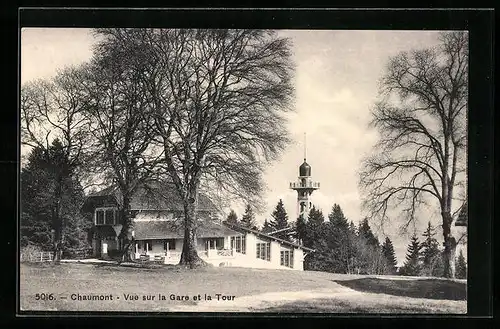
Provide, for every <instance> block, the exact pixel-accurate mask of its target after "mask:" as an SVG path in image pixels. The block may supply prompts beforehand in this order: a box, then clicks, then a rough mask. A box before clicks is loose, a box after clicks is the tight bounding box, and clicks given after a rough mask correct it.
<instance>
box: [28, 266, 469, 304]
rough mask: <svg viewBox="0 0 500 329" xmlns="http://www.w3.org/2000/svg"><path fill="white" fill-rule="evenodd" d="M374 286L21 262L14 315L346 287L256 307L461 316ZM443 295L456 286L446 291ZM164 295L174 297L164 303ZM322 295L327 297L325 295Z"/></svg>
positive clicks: (305, 277)
mask: <svg viewBox="0 0 500 329" xmlns="http://www.w3.org/2000/svg"><path fill="white" fill-rule="evenodd" d="M366 279H372V281H366ZM360 280H361V281H360ZM363 280H365V281H363ZM373 280H375V281H373ZM382 281H384V280H382ZM436 281H440V282H441V283H443V284H440V282H434V283H433V289H435V290H437V291H439V289H442V287H447V281H443V280H436ZM353 282H357V283H356V284H353ZM360 282H361V283H360ZM374 282H378V281H377V279H373V278H367V277H366V276H355V275H344V274H332V273H324V272H299V271H287V270H260V269H248V268H231V267H227V268H214V267H209V268H201V269H195V270H189V269H184V268H180V267H178V266H166V267H160V268H152V269H147V268H131V267H120V266H109V265H108V266H106V265H90V264H60V265H52V264H42V265H34V264H32V265H28V264H21V268H20V304H21V310H52V311H137V312H141V311H145V312H168V311H170V310H174V311H175V308H176V307H178V306H183V305H186V306H189V305H195V304H197V303H198V301H197V300H194V297H195V296H200V297H201V301H202V302H205V303H206V302H207V300H206V299H205V298H204V297H205V295H207V296H211V297H212V298H213V300H214V301H215V300H216V295H217V294H220V295H221V296H222V295H224V296H234V299H232V300H228V301H227V302H226V301H224V303H227V305H228V306H229V307H233V306H234V307H235V309H237V307H239V309H238V310H239V311H255V309H252V308H251V307H247V308H246V309H244V305H243V306H242V305H239V306H238V299H239V298H240V297H244V296H255V298H256V299H259V298H260V297H259V296H257V295H261V294H264V293H268V292H281V291H283V292H293V291H313V290H318V289H323V290H325V289H326V290H327V291H332V292H335V291H339V289H344V290H345V288H342V286H348V287H350V288H352V289H355V290H358V291H354V293H353V294H352V295H351V294H350V293H347V294H342V296H340V295H335V293H333V295H332V298H320V299H304V300H301V301H294V302H288V303H287V302H285V301H281V302H280V301H279V300H277V301H275V302H272V303H268V304H266V303H264V304H263V307H260V308H259V309H260V310H268V311H269V312H329V313H330V312H340V313H351V312H356V313H364V312H369V313H373V312H376V313H393V312H396V313H465V311H466V302H465V301H451V300H450V301H447V300H432V299H418V298H410V297H407V295H404V294H403V293H402V291H404V290H405V289H404V286H398V284H394V283H391V284H392V286H390V287H389V288H387V286H385V285H384V284H385V283H379V284H378V286H377V285H374ZM412 282H413V281H412ZM418 284H419V283H417V287H418ZM410 286H411V287H413V288H411V289H410V290H412V289H413V290H418V289H417V287H415V286H413V285H410ZM366 287H370V289H371V290H370V289H368V290H367V288H366ZM373 287H378V288H373ZM383 287H385V288H383ZM391 287H392V288H391ZM395 287H396V288H397V289H400V291H399V294H400V296H399V297H396V296H390V295H387V294H385V293H387V292H386V291H384V289H389V291H394V290H395V289H396V288H395ZM363 289H365V290H363ZM391 289H392V290H391ZM397 289H396V290H397ZM449 289H457V287H451V286H450V287H449ZM348 291H351V290H348ZM359 291H370V292H362V293H361V292H359ZM373 292H383V293H384V294H377V293H373ZM42 293H43V294H46V295H48V294H53V295H52V296H53V297H54V299H53V300H47V299H45V300H43V299H37V298H36V294H42ZM75 294H80V295H112V296H113V300H99V301H93V300H84V301H78V300H72V299H71V296H72V295H75ZM125 295H130V296H137V300H126V299H125ZM159 295H162V296H165V300H162V299H161V300H158V298H159ZM170 296H174V297H177V298H175V299H174V300H171V299H170ZM181 296H187V297H188V298H185V297H184V298H181ZM329 296H330V294H327V295H326V297H329ZM405 296H406V297H405ZM446 296H448V295H445V297H446ZM64 297H66V298H64ZM148 297H149V299H148ZM316 297H317V296H316ZM322 297H325V296H322ZM413 297H422V296H413ZM252 298H253V297H252ZM244 299H245V298H240V300H244ZM208 303H211V301H208ZM240 304H241V303H240ZM196 307H198V306H196ZM242 307H243V309H242Z"/></svg>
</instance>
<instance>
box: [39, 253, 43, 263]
mask: <svg viewBox="0 0 500 329" xmlns="http://www.w3.org/2000/svg"><path fill="white" fill-rule="evenodd" d="M40 261H41V262H43V251H41V252H40Z"/></svg>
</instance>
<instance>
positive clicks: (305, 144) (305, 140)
mask: <svg viewBox="0 0 500 329" xmlns="http://www.w3.org/2000/svg"><path fill="white" fill-rule="evenodd" d="M306 150H307V139H306V133H304V161H306V155H307V153H306Z"/></svg>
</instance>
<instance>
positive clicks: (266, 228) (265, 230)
mask: <svg viewBox="0 0 500 329" xmlns="http://www.w3.org/2000/svg"><path fill="white" fill-rule="evenodd" d="M260 231H261V232H262V233H269V232H272V231H273V228H272V227H271V225H269V221H268V220H267V218H266V219H265V220H264V225H262V229H261V230H260Z"/></svg>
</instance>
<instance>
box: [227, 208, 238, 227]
mask: <svg viewBox="0 0 500 329" xmlns="http://www.w3.org/2000/svg"><path fill="white" fill-rule="evenodd" d="M225 222H226V223H228V224H231V225H239V224H240V222H239V220H238V215H236V212H235V211H234V210H233V209H231V211H230V212H229V215H227V218H226V220H225Z"/></svg>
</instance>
